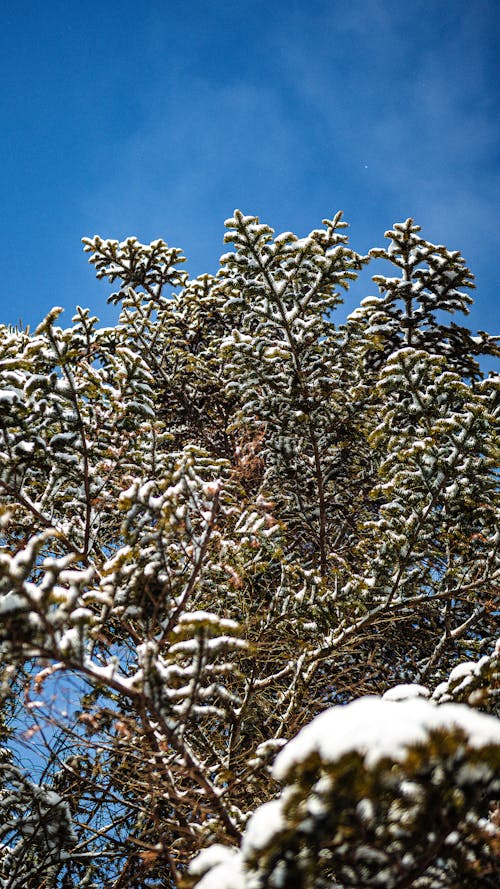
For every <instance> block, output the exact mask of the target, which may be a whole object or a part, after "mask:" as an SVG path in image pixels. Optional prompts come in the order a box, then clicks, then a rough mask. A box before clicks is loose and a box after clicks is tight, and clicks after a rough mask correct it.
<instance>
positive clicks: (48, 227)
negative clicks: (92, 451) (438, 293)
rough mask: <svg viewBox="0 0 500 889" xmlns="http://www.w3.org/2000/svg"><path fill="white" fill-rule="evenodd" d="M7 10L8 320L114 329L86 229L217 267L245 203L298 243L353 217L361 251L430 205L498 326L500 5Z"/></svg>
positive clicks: (481, 313) (435, 229) (425, 215)
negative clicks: (84, 243) (339, 217)
mask: <svg viewBox="0 0 500 889" xmlns="http://www.w3.org/2000/svg"><path fill="white" fill-rule="evenodd" d="M0 9H1V22H0V24H1V28H0V68H1V84H2V90H1V105H2V116H1V120H2V135H1V137H0V152H1V165H0V170H1V183H2V198H3V201H2V204H3V213H2V216H1V218H0V227H1V233H0V251H1V262H2V283H1V286H0V321H3V322H4V323H15V322H16V321H17V320H18V319H19V318H20V317H21V318H22V319H23V321H24V322H25V323H30V324H31V325H34V324H36V323H38V321H40V319H41V318H42V317H43V316H44V315H45V313H46V312H47V311H48V310H49V309H50V308H51V307H52V306H53V305H62V306H65V307H66V309H67V311H66V313H65V315H64V316H63V319H62V321H63V323H66V324H69V323H70V320H71V316H72V310H73V309H74V307H75V305H77V304H81V305H88V306H90V307H91V308H92V310H93V312H95V313H96V314H97V315H99V316H100V317H101V319H102V320H103V321H104V322H105V323H110V322H111V321H112V320H113V318H114V317H116V310H115V309H114V308H112V307H108V306H107V305H106V297H107V295H108V293H109V288H108V287H107V286H106V285H105V284H104V283H102V282H101V283H99V282H97V281H96V280H95V279H94V276H93V271H92V268H91V267H90V266H89V265H88V264H87V260H86V257H85V255H84V254H83V252H82V250H81V244H80V239H81V237H82V236H84V235H93V234H100V235H101V236H103V237H116V238H120V239H121V238H124V237H126V236H128V235H136V236H137V237H138V238H139V239H140V240H143V241H150V240H152V239H153V238H157V237H163V238H164V239H165V240H167V241H168V243H170V244H172V245H175V246H179V247H182V248H183V250H184V251H185V253H186V255H187V256H188V258H189V265H188V269H189V271H190V272H191V273H192V274H193V275H195V274H200V273H201V272H203V271H210V272H214V271H216V269H217V263H218V258H219V256H220V255H221V253H223V252H224V247H223V244H222V237H223V221H224V219H225V218H226V217H227V216H230V215H231V214H232V211H233V209H234V208H235V207H239V208H240V209H242V210H243V211H244V212H245V213H252V214H256V215H259V216H260V217H261V219H262V220H263V221H266V222H268V223H269V224H271V225H272V226H273V227H274V228H276V229H277V230H278V231H279V230H289V229H292V230H294V231H296V232H297V233H298V234H301V235H303V234H306V233H307V232H308V231H309V230H310V229H311V228H313V227H317V226H318V225H319V224H320V223H321V219H322V218H324V217H325V216H331V215H332V214H333V213H334V212H335V211H336V210H337V209H343V210H344V213H345V218H346V219H347V221H348V222H350V224H351V238H352V246H353V247H354V248H355V249H357V250H359V251H360V252H363V251H365V250H367V249H368V248H369V247H372V246H380V245H381V243H382V241H383V233H384V231H385V230H386V229H387V228H389V227H390V226H391V225H392V224H393V223H394V222H396V221H401V220H404V219H405V218H406V217H407V216H413V217H414V218H415V219H416V221H417V222H418V223H419V224H420V225H421V226H422V228H423V234H424V236H426V237H428V239H429V240H432V241H434V242H436V243H444V244H446V246H448V247H449V248H452V249H460V250H461V251H462V252H463V254H464V255H465V257H466V259H467V261H468V263H469V265H470V267H471V268H472V270H473V272H474V273H475V274H476V277H477V284H478V291H477V292H476V299H477V303H476V307H475V308H474V310H473V313H472V317H471V320H470V324H471V326H473V327H479V328H483V329H486V330H488V331H489V332H496V328H498V327H500V325H499V324H498V312H497V307H496V301H495V300H496V285H497V282H498V262H497V253H498V249H499V243H498V234H497V231H498V225H497V216H496V213H495V210H496V206H497V205H498V191H499V190H498V182H499V164H498V154H497V148H496V146H497V144H498V126H497V120H498V110H499V109H498V98H499V96H498V87H497V86H496V83H497V82H498V70H497V62H496V57H497V55H498V33H499V32H498V25H497V20H498V7H497V4H496V3H495V2H493V0H491V2H490V0H474V2H470V0H468V2H459V0H450V2H446V3H445V2H436V0H434V2H429V0H426V2H420V0H413V2H412V3H409V4H396V3H394V2H388V0H351V2H349V3H346V2H337V0H330V2H328V0H322V2H317V0H303V2H298V0H295V2H294V0H288V2H282V0H274V2H269V0H268V2H260V0H255V2H252V3H248V4H238V3H235V2H231V3H229V2H226V0H211V2H210V0H207V2H201V0H193V2H191V3H187V2H176V0H175V2H174V0H172V2H171V0H163V2H148V0H143V2H142V3H131V2H127V0H122V2H120V3H117V2H103V3H100V4H95V5H94V4H83V3H81V2H73V0H66V2H54V0H44V2H41V0H40V2H37V0H32V2H29V3H27V4H22V5H21V4H15V3H12V2H9V3H7V2H6V0H2V2H1V5H0ZM375 271H376V269H375V268H373V270H372V273H375ZM374 289H375V288H374V285H372V284H371V283H370V281H369V277H368V280H364V281H363V283H362V284H361V285H358V286H357V287H356V288H355V289H354V291H353V294H352V295H349V296H348V297H347V300H346V305H347V309H348V310H350V309H352V308H354V306H355V304H356V302H357V300H359V299H360V298H362V297H363V296H365V295H367V294H368V293H373V292H374Z"/></svg>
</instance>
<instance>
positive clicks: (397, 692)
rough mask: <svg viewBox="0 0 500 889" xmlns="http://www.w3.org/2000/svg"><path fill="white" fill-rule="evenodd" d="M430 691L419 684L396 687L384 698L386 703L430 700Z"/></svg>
mask: <svg viewBox="0 0 500 889" xmlns="http://www.w3.org/2000/svg"><path fill="white" fill-rule="evenodd" d="M429 694H430V692H429V689H428V688H426V687H425V685H417V683H410V684H401V685H395V686H394V688H390V689H389V690H388V691H386V692H385V694H384V695H383V696H382V699H383V700H384V701H409V700H412V699H414V698H428V697H429Z"/></svg>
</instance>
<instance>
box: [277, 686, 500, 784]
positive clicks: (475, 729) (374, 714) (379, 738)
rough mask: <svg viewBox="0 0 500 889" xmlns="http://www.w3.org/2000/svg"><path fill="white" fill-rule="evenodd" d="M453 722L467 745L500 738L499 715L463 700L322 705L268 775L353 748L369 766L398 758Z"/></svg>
mask: <svg viewBox="0 0 500 889" xmlns="http://www.w3.org/2000/svg"><path fill="white" fill-rule="evenodd" d="M453 727H457V728H460V729H462V730H463V731H464V732H465V734H466V735H467V736H468V740H469V743H470V745H471V746H472V747H482V746H483V745H485V744H500V720H498V719H496V718H494V717H493V716H487V715H486V714H484V713H478V712H477V711H475V710H471V709H470V708H469V707H466V706H464V705H462V704H442V705H441V706H436V705H435V704H431V703H430V702H429V701H427V700H425V699H423V698H420V697H418V698H413V699H410V700H404V701H390V700H382V699H381V698H375V697H365V698H360V699H359V700H357V701H353V702H352V703H350V704H346V705H345V706H338V707H332V708H331V709H330V710H326V711H325V712H324V713H321V714H320V715H319V716H317V717H316V719H314V720H313V721H312V722H311V723H309V725H307V726H305V728H303V729H302V731H300V732H299V734H298V735H297V736H296V737H295V738H293V740H291V741H290V742H289V743H288V744H287V746H286V747H285V748H284V750H282V751H281V752H280V753H279V754H278V756H277V758H276V761H275V763H274V767H273V776H274V777H275V778H276V779H277V780H278V781H286V780H287V778H288V777H289V774H290V772H291V771H292V770H293V769H294V767H295V766H296V765H297V764H298V763H301V762H303V761H305V760H307V759H308V758H309V757H310V756H312V755H313V754H317V755H319V757H320V758H321V760H323V762H328V763H334V762H336V761H337V760H339V759H340V758H341V757H342V756H344V755H345V754H346V753H350V752H353V751H355V752H358V753H359V754H361V755H362V756H363V757H364V761H365V764H366V766H367V767H368V768H371V767H373V766H376V764H377V763H378V762H379V761H380V760H381V759H383V758H385V757H388V758H390V759H393V760H397V761H401V760H403V759H404V758H405V757H406V754H407V749H408V747H409V746H410V745H413V744H418V743H425V742H426V741H427V739H428V736H429V732H431V731H437V730H444V731H447V732H449V731H450V730H452V728H453Z"/></svg>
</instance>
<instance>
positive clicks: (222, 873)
mask: <svg viewBox="0 0 500 889" xmlns="http://www.w3.org/2000/svg"><path fill="white" fill-rule="evenodd" d="M217 860H218V861H219V863H218V864H215V861H217ZM214 865H215V866H214ZM189 872H190V873H191V874H193V876H198V875H199V874H203V876H202V878H201V880H200V881H199V882H198V883H196V889H245V885H246V880H245V876H244V873H243V866H242V860H241V855H240V853H239V852H238V850H237V849H231V848H224V847H223V846H220V845H219V844H216V845H215V846H211V847H210V848H209V849H204V850H203V852H200V854H199V855H197V856H196V858H195V859H194V860H193V861H192V862H191V864H190V866H189Z"/></svg>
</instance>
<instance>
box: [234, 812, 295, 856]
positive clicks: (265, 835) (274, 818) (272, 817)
mask: <svg viewBox="0 0 500 889" xmlns="http://www.w3.org/2000/svg"><path fill="white" fill-rule="evenodd" d="M285 826H286V822H285V819H284V817H283V800H281V799H273V800H271V801H270V802H268V803H264V804H263V805H262V806H260V807H259V808H258V809H257V810H256V812H254V814H253V815H252V817H251V818H250V820H249V822H248V824H247V826H246V830H245V835H244V837H243V843H242V847H241V850H242V853H243V856H244V857H245V858H248V857H249V855H251V854H252V852H253V851H254V850H256V851H259V850H261V849H265V848H266V846H267V845H268V844H269V843H270V842H271V840H272V838H273V836H275V834H276V833H278V832H279V831H280V830H282V829H284V828H285Z"/></svg>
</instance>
